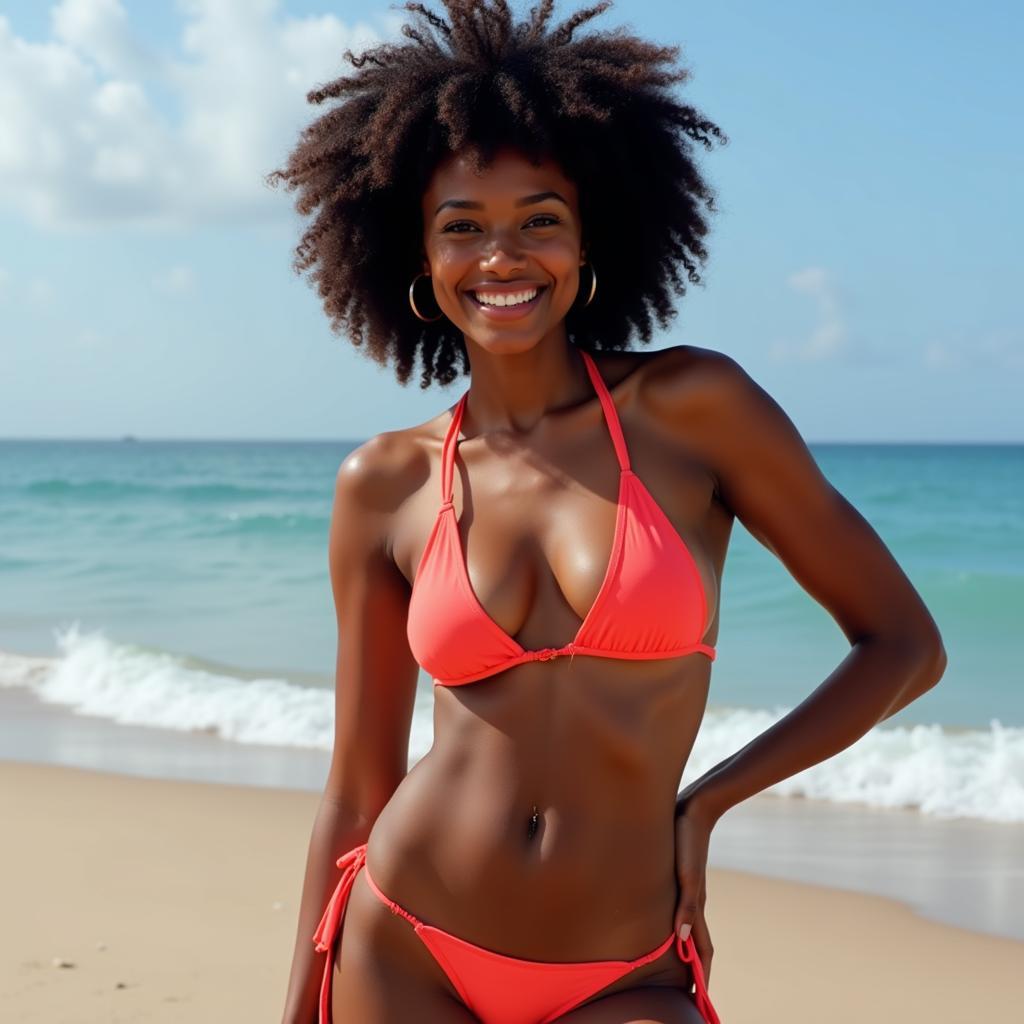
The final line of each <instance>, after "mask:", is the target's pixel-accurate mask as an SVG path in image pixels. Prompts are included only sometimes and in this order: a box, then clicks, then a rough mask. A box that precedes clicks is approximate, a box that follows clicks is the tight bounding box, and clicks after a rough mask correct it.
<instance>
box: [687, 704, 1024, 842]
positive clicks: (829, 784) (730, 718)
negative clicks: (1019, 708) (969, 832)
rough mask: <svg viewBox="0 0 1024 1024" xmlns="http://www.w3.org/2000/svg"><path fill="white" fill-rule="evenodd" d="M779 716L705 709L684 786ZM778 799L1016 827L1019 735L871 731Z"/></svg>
mask: <svg viewBox="0 0 1024 1024" xmlns="http://www.w3.org/2000/svg"><path fill="white" fill-rule="evenodd" d="M788 710H789V709H787V708H782V707H777V708H774V709H773V710H771V711H766V710H756V709H743V708H732V709H715V708H710V709H709V710H708V712H707V714H706V715H705V718H704V721H703V723H702V724H701V728H700V734H699V736H698V738H697V742H696V743H695V744H694V748H693V752H692V753H691V755H690V761H689V763H688V764H687V769H686V774H685V777H684V782H686V783H688V782H689V781H690V780H691V779H694V778H698V777H700V776H701V775H703V774H704V773H705V772H707V771H708V770H709V769H711V768H712V767H714V766H715V765H716V764H718V763H719V762H720V761H722V760H724V759H725V758H727V757H730V756H732V755H733V754H734V753H736V751H738V750H740V749H741V748H742V747H743V746H745V745H746V744H747V743H749V742H750V741H751V740H752V739H753V738H754V737H755V736H758V735H759V734H760V733H762V732H764V731H765V730H766V729H767V728H769V726H771V725H773V724H774V723H775V722H777V721H778V720H779V719H780V718H782V717H783V716H784V715H785V714H786V713H787V711H788ZM766 792H769V793H774V794H777V795H779V796H790V797H792V796H801V797H812V798H815V799H818V800H831V801H834V802H836V803H864V804H868V805H870V806H872V807H906V808H915V809H917V810H918V811H920V812H921V813H923V814H928V815H934V816H935V817H939V818H953V817H967V818H981V819H984V820H987V821H996V822H1017V821H1024V729H1019V728H1010V727H1007V726H1003V725H1002V724H1001V723H1000V722H999V720H998V719H992V720H991V721H990V723H989V728H988V729H987V730H981V729H950V728H944V727H943V726H941V725H936V724H930V725H913V726H899V725H896V726H884V725H882V726H875V728H873V729H871V730H870V731H869V732H868V733H866V734H865V735H864V736H862V737H861V738H860V739H859V740H857V741H856V742H855V743H854V744H852V745H851V746H849V747H847V748H846V749H845V750H843V751H840V752H839V753H838V754H836V755H834V756H833V757H830V758H829V759H828V760H827V761H824V762H822V763H821V764H817V765H814V766H812V767H811V768H808V769H806V770H804V771H802V772H799V773H798V774H796V775H793V776H791V777H790V778H788V779H785V780H783V781H782V782H780V783H777V784H776V785H774V786H771V787H770V788H769V789H768V790H766Z"/></svg>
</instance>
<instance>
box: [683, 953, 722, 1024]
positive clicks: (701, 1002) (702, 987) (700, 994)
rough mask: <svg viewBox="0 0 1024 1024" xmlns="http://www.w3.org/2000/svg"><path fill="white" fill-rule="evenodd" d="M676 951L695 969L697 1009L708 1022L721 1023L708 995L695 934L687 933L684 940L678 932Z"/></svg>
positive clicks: (711, 1023)
mask: <svg viewBox="0 0 1024 1024" xmlns="http://www.w3.org/2000/svg"><path fill="white" fill-rule="evenodd" d="M676 952H677V953H678V954H679V959H680V960H682V961H683V962H684V963H688V964H689V965H690V966H691V968H692V969H693V981H694V987H695V988H696V990H697V1009H698V1010H700V1014H701V1016H702V1017H703V1018H704V1020H706V1021H707V1024H721V1021H720V1019H719V1017H718V1014H717V1013H716V1012H715V1008H714V1007H713V1006H712V1005H711V999H710V998H709V996H708V986H707V982H706V981H705V980H704V968H703V967H702V966H701V962H700V957H699V956H697V947H696V946H695V945H694V942H693V936H692V935H687V936H686V939H685V940H683V939H681V938H680V937H679V934H678V933H677V934H676Z"/></svg>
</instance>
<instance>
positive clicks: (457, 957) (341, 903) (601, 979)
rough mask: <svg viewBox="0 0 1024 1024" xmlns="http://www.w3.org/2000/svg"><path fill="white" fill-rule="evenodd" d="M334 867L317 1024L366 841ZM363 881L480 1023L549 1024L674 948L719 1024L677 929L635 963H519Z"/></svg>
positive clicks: (327, 1001)
mask: <svg viewBox="0 0 1024 1024" xmlns="http://www.w3.org/2000/svg"><path fill="white" fill-rule="evenodd" d="M337 863H338V867H339V868H344V870H343V872H342V875H341V881H339V882H338V886H337V888H336V889H335V890H334V895H333V896H331V899H330V902H329V903H328V904H327V909H326V910H325V911H324V915H323V918H322V919H321V921H320V924H319V926H318V927H317V930H316V932H315V933H314V935H313V941H314V942H315V943H316V949H317V952H326V953H327V954H328V955H327V958H326V959H327V962H326V963H325V964H324V975H323V981H322V983H321V985H320V1024H331V977H332V974H333V969H334V959H335V958H334V956H333V953H332V950H333V948H334V943H335V940H336V939H337V937H338V930H339V926H340V924H341V919H342V915H343V914H344V912H345V904H346V903H347V902H348V895H349V892H350V891H351V889H352V883H353V882H354V881H355V877H356V875H357V874H358V873H359V869H360V868H362V867H365V865H366V843H363V844H361V845H360V846H356V847H353V849H351V850H349V852H348V853H346V854H345V855H344V856H342V857H340V858H339V859H338V862H337ZM366 881H367V883H368V884H369V886H370V888H371V889H372V890H373V892H374V893H375V894H376V896H377V898H378V899H379V900H380V901H381V902H382V903H384V904H385V905H386V906H387V907H389V908H390V910H391V912H392V913H393V914H400V915H401V916H402V917H404V918H405V919H406V920H407V921H408V922H409V923H410V924H411V925H412V927H413V930H414V931H415V932H416V934H417V935H418V936H419V937H420V940H421V941H422V942H423V944H424V945H425V946H426V947H427V949H429V950H430V952H431V954H432V955H433V957H434V959H435V960H436V961H437V962H438V964H439V965H440V966H441V969H442V970H443V971H444V972H445V974H447V975H448V977H449V978H450V979H451V982H452V984H453V985H454V986H455V990H456V991H457V992H458V993H459V996H460V997H461V998H462V1001H463V1002H464V1003H465V1004H466V1006H467V1007H468V1008H469V1009H470V1010H471V1011H472V1012H473V1013H474V1014H476V1016H477V1017H479V1019H480V1020H481V1022H482V1024H548V1022H549V1021H553V1020H555V1018H556V1017H559V1016H561V1015H562V1014H563V1013H568V1012H569V1011H570V1010H571V1009H573V1007H575V1006H578V1005H579V1004H580V1003H582V1002H583V1001H584V1000H586V999H588V998H589V997H590V996H592V995H594V993H595V992H598V991H599V990H600V989H603V988H604V987H605V986H606V985H610V984H611V983H612V982H613V981H616V980H617V979H619V978H621V977H623V976H624V975H626V974H629V972H630V971H632V970H634V969H635V968H637V967H639V966H641V964H646V963H650V962H651V961H652V960H656V959H657V958H658V957H659V956H661V955H662V954H663V953H664V952H665V951H666V950H667V949H668V948H669V946H671V945H672V944H673V942H674V943H675V946H676V952H677V953H678V955H679V959H680V960H682V961H684V962H685V963H688V964H691V965H692V970H693V977H694V987H695V990H696V991H695V1001H696V1004H697V1009H698V1010H699V1011H700V1014H701V1016H702V1017H703V1018H704V1020H705V1021H706V1022H707V1024H720V1022H719V1018H718V1014H717V1013H716V1012H715V1009H714V1007H713V1006H712V1005H711V1000H710V999H709V998H708V992H707V984H706V982H705V980H704V969H703V968H702V967H701V963H700V958H699V957H698V956H697V950H696V948H695V947H694V944H693V938H692V936H691V937H688V938H687V939H686V940H685V941H684V940H683V939H680V938H679V937H678V935H676V933H675V932H674V931H673V932H672V933H671V934H670V935H669V937H668V938H667V939H665V941H664V942H662V943H661V945H659V946H658V947H657V948H656V949H652V950H651V951H650V952H649V953H645V954H644V955H643V956H640V957H637V959H636V960H584V961H581V962H577V963H557V962H554V963H553V962H547V961H539V960H521V959H519V958H518V957H512V956H505V955H504V954H502V953H495V952H493V951H492V950H489V949H485V948H484V947H483V946H477V945H474V944H473V943H472V942H466V940H465V939H460V938H459V937H458V936H457V935H452V934H451V932H446V931H443V930H442V929H440V928H435V927H434V926H433V925H429V924H424V923H423V922H422V921H421V920H420V919H419V918H418V917H415V916H414V915H413V914H410V913H409V911H408V910H406V909H405V908H404V907H401V906H399V905H398V904H397V903H396V902H395V901H394V900H392V899H390V898H389V897H388V896H386V895H385V894H384V893H383V892H381V890H380V888H379V887H378V886H377V883H376V882H374V880H373V879H372V878H371V877H370V872H369V869H367V872H366Z"/></svg>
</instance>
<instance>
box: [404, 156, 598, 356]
mask: <svg viewBox="0 0 1024 1024" xmlns="http://www.w3.org/2000/svg"><path fill="white" fill-rule="evenodd" d="M422 210H423V250H424V257H425V258H424V262H423V272H424V273H426V274H430V275H431V279H432V281H433V286H434V295H435V297H436V299H437V302H438V305H439V306H440V308H441V310H442V311H443V312H444V314H445V316H446V317H447V318H448V319H449V320H451V322H452V323H453V324H455V326H456V327H458V328H459V329H460V330H461V331H462V332H463V334H464V335H465V336H466V337H467V339H471V340H472V341H474V342H476V343H477V344H478V345H480V346H481V347H482V348H485V349H487V350H489V351H493V352H503V353H512V352H522V351H525V350H526V349H529V348H532V347H534V346H535V345H537V344H539V343H540V342H541V341H542V340H544V339H545V338H551V337H562V338H564V332H565V327H564V323H563V321H564V319H565V315H566V313H567V312H568V311H569V308H570V307H571V306H572V304H573V301H574V300H575V299H576V294H577V291H578V289H579V268H580V266H581V265H582V264H583V263H584V262H586V255H585V252H584V251H583V250H582V248H581V224H580V214H579V197H578V195H577V190H576V186H575V185H574V184H573V182H572V181H570V180H569V179H568V178H567V177H566V176H565V175H564V174H563V173H562V170H561V169H560V167H559V166H558V165H557V164H556V163H554V162H553V161H550V160H545V161H544V162H543V163H541V164H539V165H538V166H534V165H533V164H532V163H531V162H530V161H529V160H528V159H527V157H526V156H525V155H524V154H522V153H520V152H518V151H516V150H514V149H502V150H499V151H498V152H497V153H496V154H495V158H494V160H493V162H492V163H491V165H490V166H489V167H488V168H487V169H486V170H485V171H484V172H483V173H482V174H480V175H477V174H474V173H473V171H472V168H471V166H470V163H469V159H468V158H467V157H466V156H465V155H464V154H454V155H452V156H451V157H449V158H448V159H446V160H445V162H444V163H442V164H441V165H439V166H438V168H437V169H436V170H435V172H434V174H433V176H432V178H431V180H430V182H429V184H428V186H427V189H426V191H425V192H424V194H423V201H422ZM420 287H421V288H423V287H424V286H423V285H422V284H421V285H420ZM534 293H536V294H534ZM531 296H532V298H531ZM488 300H489V301H488ZM520 300H524V301H520ZM424 312H426V311H425V310H424Z"/></svg>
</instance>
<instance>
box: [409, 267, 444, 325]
mask: <svg viewBox="0 0 1024 1024" xmlns="http://www.w3.org/2000/svg"><path fill="white" fill-rule="evenodd" d="M421 277H430V275H429V274H417V275H416V276H415V277H414V278H413V279H412V284H410V285H409V305H410V306H412V311H413V312H414V313H415V314H416V316H417V317H419V319H420V320H424V321H426V322H427V323H428V324H432V323H433V322H434V321H435V320H440V319H441V317H443V316H444V313H443V312H441V313H438V314H437V316H424V315H423V314H422V313H421V312H420V311H419V310H418V309H417V308H416V299H415V297H414V295H413V289H414V288H415V287H416V282H417V281H418V280H419V279H420V278H421Z"/></svg>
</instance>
